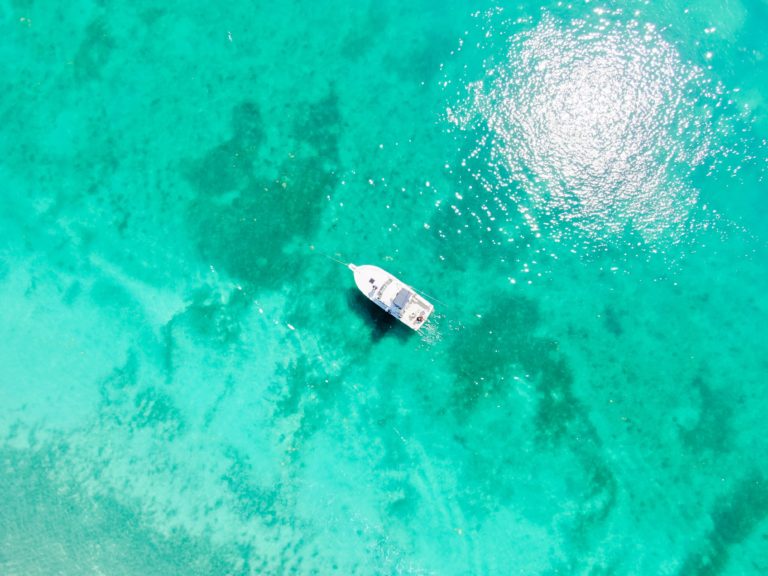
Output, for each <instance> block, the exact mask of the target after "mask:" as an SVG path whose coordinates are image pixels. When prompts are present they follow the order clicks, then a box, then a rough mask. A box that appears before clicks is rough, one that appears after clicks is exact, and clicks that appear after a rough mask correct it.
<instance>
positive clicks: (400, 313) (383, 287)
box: [347, 264, 435, 330]
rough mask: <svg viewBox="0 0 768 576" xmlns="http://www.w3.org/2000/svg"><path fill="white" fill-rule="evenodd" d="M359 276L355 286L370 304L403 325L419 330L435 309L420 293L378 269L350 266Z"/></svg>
mask: <svg viewBox="0 0 768 576" xmlns="http://www.w3.org/2000/svg"><path fill="white" fill-rule="evenodd" d="M347 268H349V269H350V270H352V272H353V273H354V275H355V284H357V287H358V288H359V289H360V292H362V293H363V294H365V295H366V297H367V298H368V300H370V301H371V302H373V303H374V304H376V305H377V306H378V307H379V308H381V309H382V310H384V311H385V312H388V313H389V314H391V315H392V316H394V317H395V318H397V319H398V320H400V322H402V323H403V324H405V325H406V326H408V327H409V328H413V329H414V330H418V329H419V328H421V327H422V326H423V325H424V323H425V322H426V321H427V318H429V315H430V314H432V311H433V310H434V309H435V307H434V306H433V305H432V304H430V303H429V302H427V301H426V300H425V299H424V298H423V297H422V296H421V295H420V294H419V293H418V292H416V290H414V289H413V288H411V287H410V286H408V285H407V284H404V283H403V282H401V281H400V280H398V279H397V278H395V277H394V276H393V275H392V274H390V273H389V272H387V271H386V270H382V269H381V268H379V267H378V266H370V265H368V264H366V265H363V266H355V265H354V264H347Z"/></svg>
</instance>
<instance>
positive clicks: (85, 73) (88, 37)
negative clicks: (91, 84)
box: [74, 18, 115, 80]
mask: <svg viewBox="0 0 768 576" xmlns="http://www.w3.org/2000/svg"><path fill="white" fill-rule="evenodd" d="M114 48H115V41H114V39H113V38H112V36H111V35H110V34H109V31H108V30H107V26H106V24H105V22H104V20H103V19H101V18H96V19H95V20H92V21H91V22H90V23H89V24H88V26H87V27H86V29H85V34H84V37H83V40H82V41H81V43H80V47H79V48H78V49H77V53H76V54H75V58H74V71H75V78H76V79H78V80H92V79H96V78H99V77H100V76H101V71H102V69H103V68H104V67H105V66H106V65H107V62H108V61H109V57H110V56H111V54H112V51H113V50H114Z"/></svg>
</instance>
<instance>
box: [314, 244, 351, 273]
mask: <svg viewBox="0 0 768 576" xmlns="http://www.w3.org/2000/svg"><path fill="white" fill-rule="evenodd" d="M309 249H310V250H313V251H314V249H315V247H314V246H310V247H309ZM318 254H321V255H323V256H325V257H326V258H328V260H333V261H334V262H338V263H339V264H341V265H342V266H344V267H345V268H349V269H350V270H352V271H354V270H355V265H354V264H352V263H349V262H342V261H341V260H339V259H338V258H334V257H333V256H329V255H328V254H326V253H325V252H318Z"/></svg>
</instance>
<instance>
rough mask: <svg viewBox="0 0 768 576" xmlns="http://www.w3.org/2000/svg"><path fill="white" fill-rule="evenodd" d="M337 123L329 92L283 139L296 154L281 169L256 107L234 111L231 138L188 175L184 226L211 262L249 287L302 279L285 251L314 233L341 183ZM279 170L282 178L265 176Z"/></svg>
mask: <svg viewBox="0 0 768 576" xmlns="http://www.w3.org/2000/svg"><path fill="white" fill-rule="evenodd" d="M340 125H341V115H340V110H339V101H338V96H337V95H336V93H335V92H334V91H333V90H331V91H330V92H329V94H328V95H327V96H326V97H324V98H322V99H320V100H319V101H317V102H314V103H312V104H311V105H309V106H307V107H305V108H304V109H303V110H302V111H301V112H300V113H298V114H297V115H296V119H295V120H294V121H293V122H292V123H291V124H290V128H289V130H288V134H286V136H285V138H286V140H287V141H290V142H293V151H292V152H291V153H290V154H288V157H287V158H286V159H285V160H283V161H282V162H279V163H277V164H276V163H275V161H274V159H272V158H270V159H266V158H264V157H263V156H262V154H264V151H263V150H262V144H263V140H264V131H265V119H264V117H263V115H262V113H261V112H260V110H259V108H258V106H257V105H256V104H255V103H253V102H251V101H246V102H243V103H241V104H239V105H237V106H236V107H235V108H234V109H233V110H232V121H231V137H230V138H229V139H228V140H227V141H225V142H223V143H222V144H219V145H217V146H215V147H214V148H213V149H211V150H210V151H209V152H208V153H207V154H205V155H204V156H203V157H202V158H200V159H197V160H194V161H192V162H191V163H189V165H188V167H187V170H186V176H187V180H188V181H189V182H190V184H191V185H192V187H193V188H194V190H195V192H196V194H195V196H194V199H193V200H192V201H191V202H190V204H189V206H188V209H187V221H188V225H189V226H190V230H191V234H192V236H193V237H194V238H195V239H196V242H197V248H198V250H199V252H200V254H201V256H202V257H203V258H204V259H205V261H206V262H208V263H210V264H211V265H212V266H214V267H216V268H219V267H221V268H222V269H225V270H226V271H227V272H228V273H229V274H231V275H232V276H234V277H236V278H238V279H239V280H240V281H241V282H243V283H245V284H247V287H252V288H276V287H278V286H281V285H282V284H284V283H285V282H288V281H290V280H291V279H295V278H296V277H297V275H298V274H299V272H300V264H299V262H298V259H296V258H292V257H290V256H289V255H287V253H286V249H287V247H288V246H289V245H290V244H291V243H292V242H300V240H301V239H302V238H304V239H306V238H307V237H309V236H310V235H311V234H312V233H313V231H314V229H315V227H316V225H317V221H318V218H319V215H320V212H321V210H322V201H323V199H324V198H325V196H326V195H328V194H329V193H330V192H331V190H332V188H333V186H334V185H335V183H336V176H335V172H336V169H337V167H338V163H339V153H338V137H339V133H340ZM283 131H285V130H283ZM275 168H276V169H277V173H278V177H277V178H274V177H268V176H265V174H266V173H268V172H269V171H270V170H274V169H275Z"/></svg>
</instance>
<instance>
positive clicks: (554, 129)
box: [448, 16, 711, 244]
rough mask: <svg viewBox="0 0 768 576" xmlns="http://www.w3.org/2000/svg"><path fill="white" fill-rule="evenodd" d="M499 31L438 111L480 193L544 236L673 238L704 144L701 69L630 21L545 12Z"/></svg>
mask: <svg viewBox="0 0 768 576" xmlns="http://www.w3.org/2000/svg"><path fill="white" fill-rule="evenodd" d="M505 42H506V44H505V45H506V46H507V47H508V49H507V50H506V54H505V55H504V56H503V57H501V58H500V57H499V54H498V52H499V50H498V48H497V49H496V54H491V52H493V50H492V49H490V48H489V49H487V51H488V54H486V56H487V58H486V59H485V62H484V75H483V77H482V78H476V79H472V78H467V82H466V84H465V85H466V91H465V92H464V94H466V97H465V98H464V99H463V101H461V102H459V103H458V105H457V106H456V107H455V108H452V109H449V111H448V118H449V120H450V121H452V122H453V123H454V124H455V125H456V126H457V127H458V128H459V129H460V130H462V131H464V132H468V133H469V134H470V136H469V140H470V144H469V145H468V147H467V148H468V149H467V151H466V158H467V160H466V161H465V165H466V166H467V169H468V170H469V171H470V172H471V173H472V175H473V177H474V178H475V179H476V180H477V181H479V182H480V184H481V189H482V192H481V194H484V195H485V196H486V197H487V196H488V195H489V194H492V195H493V196H492V198H493V200H494V202H493V203H492V204H494V206H495V207H496V208H500V209H501V211H506V210H507V209H512V210H514V209H517V211H518V212H521V213H522V214H523V215H524V217H525V220H526V222H527V223H528V226H530V227H531V228H532V229H534V230H535V231H538V230H542V229H546V230H547V232H548V234H550V235H552V236H555V237H558V236H563V235H566V234H570V233H572V232H574V231H575V232H576V233H577V234H579V235H582V236H583V235H586V236H587V237H589V238H593V239H598V240H600V241H607V242H610V241H612V240H616V239H619V238H623V239H630V238H631V239H633V240H637V239H640V240H641V241H642V242H644V243H647V244H654V243H661V242H664V241H668V240H672V241H674V239H675V238H679V237H680V235H681V234H682V233H684V231H685V229H686V227H687V226H688V220H689V214H690V211H691V209H692V207H693V206H695V204H696V202H697V195H698V194H697V191H696V190H695V188H694V187H693V186H692V185H691V183H690V180H691V178H690V174H691V172H692V170H693V169H695V168H696V167H697V166H698V165H700V164H701V163H702V162H703V161H704V160H705V159H706V157H707V155H708V151H709V146H710V133H711V130H710V128H709V123H708V113H707V111H706V108H707V107H706V105H702V99H703V96H702V91H701V90H700V86H699V85H700V83H701V76H702V73H701V71H700V70H699V69H698V68H696V67H694V66H692V65H687V64H685V63H683V62H682V61H681V59H680V57H679V55H678V53H677V52H676V50H675V49H674V48H673V46H672V45H670V44H669V43H668V42H666V41H665V40H664V39H663V38H662V36H661V35H660V33H659V32H658V31H657V30H656V29H655V28H654V27H653V26H652V25H650V24H646V25H642V24H640V23H638V22H636V21H630V22H626V23H623V22H619V21H609V20H605V19H600V20H599V21H598V22H597V23H596V22H591V23H587V22H585V21H579V20H576V21H572V22H569V23H567V24H565V23H562V22H559V21H556V20H555V19H554V18H552V17H548V16H546V17H544V18H543V19H542V21H541V22H540V23H539V24H538V25H537V26H536V27H534V28H532V29H530V30H527V31H524V32H519V33H517V34H513V35H511V36H510V37H509V38H508V39H506V40H505ZM483 49H484V48H483V47H482V46H481V45H479V47H478V50H481V51H482V50H483ZM513 207H514V208H513ZM492 212H494V211H493V210H489V211H488V212H487V214H486V215H487V216H488V218H489V219H490V218H493V219H494V220H495V218H496V216H497V215H498V214H495V213H494V214H492ZM496 212H498V210H496Z"/></svg>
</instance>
